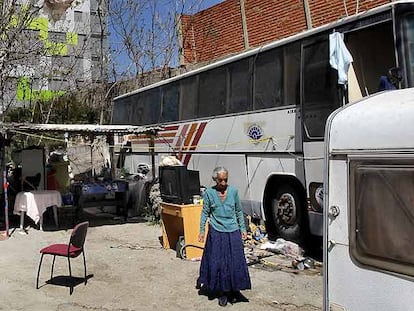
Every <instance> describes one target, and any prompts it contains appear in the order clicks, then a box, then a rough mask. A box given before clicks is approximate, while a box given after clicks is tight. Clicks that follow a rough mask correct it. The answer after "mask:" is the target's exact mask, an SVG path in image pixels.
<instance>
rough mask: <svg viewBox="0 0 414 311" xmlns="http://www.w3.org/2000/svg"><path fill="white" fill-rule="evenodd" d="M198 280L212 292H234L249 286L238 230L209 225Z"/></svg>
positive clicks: (248, 276) (247, 271)
mask: <svg viewBox="0 0 414 311" xmlns="http://www.w3.org/2000/svg"><path fill="white" fill-rule="evenodd" d="M199 282H200V283H201V284H203V286H204V287H206V289H207V290H209V291H210V292H213V293H222V292H236V291H239V290H243V289H250V288H251V287H252V286H251V282H250V275H249V270H248V267H247V263H246V258H245V256H244V250H243V241H242V238H241V233H240V230H237V231H233V232H219V231H217V230H214V228H213V227H211V226H210V227H209V229H208V234H207V240H206V243H205V246H204V252H203V257H202V259H201V264H200V278H199Z"/></svg>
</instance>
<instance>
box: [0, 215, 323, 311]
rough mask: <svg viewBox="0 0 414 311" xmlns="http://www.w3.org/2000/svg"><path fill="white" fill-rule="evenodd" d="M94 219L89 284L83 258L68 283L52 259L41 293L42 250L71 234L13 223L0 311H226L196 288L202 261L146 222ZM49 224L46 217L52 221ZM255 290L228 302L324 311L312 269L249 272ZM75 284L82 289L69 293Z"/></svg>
mask: <svg viewBox="0 0 414 311" xmlns="http://www.w3.org/2000/svg"><path fill="white" fill-rule="evenodd" d="M84 218H85V219H88V220H89V221H90V228H89V231H88V235H87V239H86V244H85V250H86V264H87V272H88V282H87V284H86V285H84V283H83V278H81V277H82V276H83V264H82V257H78V258H76V259H74V260H73V261H72V273H73V275H74V276H76V277H78V278H72V279H69V278H68V277H67V275H68V266H67V261H66V259H63V258H57V259H56V262H55V270H54V278H53V284H48V283H46V282H47V281H48V280H49V279H50V267H51V256H45V257H44V260H43V265H42V270H41V274H40V284H41V288H40V289H36V288H35V282H36V273H37V267H38V264H39V259H40V254H39V250H40V249H41V248H42V247H44V246H47V245H49V244H52V243H66V242H67V241H68V239H69V235H70V232H71V229H59V230H57V229H56V228H55V227H54V225H53V222H51V223H50V224H49V225H47V222H46V223H45V226H44V231H39V230H37V229H35V228H32V227H30V228H29V229H28V231H27V234H26V233H22V232H20V231H19V230H18V229H14V228H16V227H18V223H17V221H16V220H14V219H12V224H11V227H12V228H11V232H12V235H11V237H10V238H9V239H6V240H3V241H0V275H1V277H0V297H1V304H0V310H8V311H9V310H11V311H12V310H16V311H17V310H31V311H34V310H39V311H40V310H42V311H46V310H58V311H66V310H75V311H78V310H79V311H81V310H82V311H84V310H105V311H106V310H111V311H112V310H113V311H118V310H119V311H130V310H180V311H184V310H222V309H223V307H220V306H218V304H217V299H214V300H209V298H208V297H207V296H205V295H200V294H199V291H198V290H197V289H196V288H195V282H196V279H197V276H198V269H199V265H200V262H198V261H195V262H193V261H188V260H182V259H179V258H177V257H176V253H175V251H174V250H165V249H163V248H162V247H161V244H160V240H159V238H160V236H161V227H160V226H159V225H154V224H151V223H149V222H145V221H144V220H140V221H137V222H134V223H128V222H127V223H125V222H121V221H120V220H114V218H113V216H112V215H110V214H86V216H84ZM46 220H47V219H45V221H46ZM249 271H250V276H251V280H252V289H251V290H247V291H243V292H242V293H243V295H244V296H245V297H246V298H247V299H248V302H238V303H236V304H233V305H231V304H229V305H227V306H226V308H228V309H233V310H236V309H237V310H241V311H243V310H249V311H250V310H255V311H261V310H286V311H293V310H298V311H299V310H300V311H317V310H322V277H321V275H320V273H309V270H304V271H297V272H296V273H295V272H294V271H292V270H289V269H272V268H269V267H268V268H266V267H265V266H263V265H261V264H255V265H251V266H250V267H249ZM70 284H76V286H75V287H74V290H73V293H72V294H70V289H69V286H70Z"/></svg>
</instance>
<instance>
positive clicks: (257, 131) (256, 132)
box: [247, 124, 263, 140]
mask: <svg viewBox="0 0 414 311" xmlns="http://www.w3.org/2000/svg"><path fill="white" fill-rule="evenodd" d="M247 136H249V137H250V138H251V139H252V140H259V139H260V138H262V137H263V130H262V128H261V127H260V126H259V125H257V124H253V125H251V126H250V127H249V129H248V130H247Z"/></svg>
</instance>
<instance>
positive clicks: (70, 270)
mask: <svg viewBox="0 0 414 311" xmlns="http://www.w3.org/2000/svg"><path fill="white" fill-rule="evenodd" d="M68 266H69V277H70V279H71V280H72V269H71V267H70V257H69V256H68Z"/></svg>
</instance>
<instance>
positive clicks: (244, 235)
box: [242, 231, 247, 240]
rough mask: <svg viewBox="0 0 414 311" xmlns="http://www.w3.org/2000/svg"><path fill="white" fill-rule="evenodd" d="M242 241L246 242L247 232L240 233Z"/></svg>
mask: <svg viewBox="0 0 414 311" xmlns="http://www.w3.org/2000/svg"><path fill="white" fill-rule="evenodd" d="M242 239H243V240H246V239H247V232H246V231H245V232H242Z"/></svg>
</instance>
